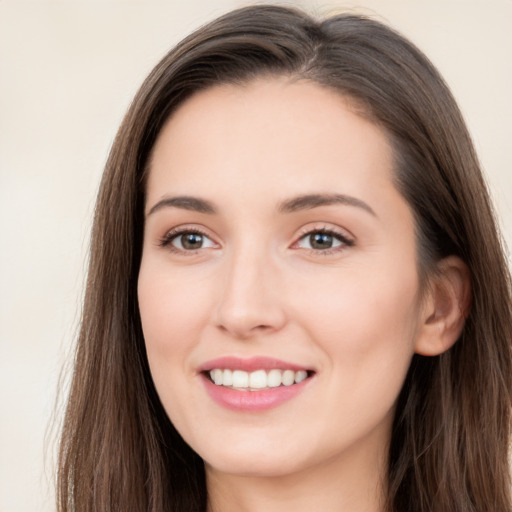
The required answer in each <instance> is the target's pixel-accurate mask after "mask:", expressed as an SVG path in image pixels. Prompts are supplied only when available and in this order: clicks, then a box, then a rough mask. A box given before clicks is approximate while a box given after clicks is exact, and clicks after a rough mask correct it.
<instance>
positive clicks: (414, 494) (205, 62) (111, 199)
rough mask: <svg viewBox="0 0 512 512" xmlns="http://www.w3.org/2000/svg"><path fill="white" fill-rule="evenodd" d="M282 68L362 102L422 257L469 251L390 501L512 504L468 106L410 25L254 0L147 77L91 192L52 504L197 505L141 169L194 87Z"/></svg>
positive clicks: (443, 506) (502, 301)
mask: <svg viewBox="0 0 512 512" xmlns="http://www.w3.org/2000/svg"><path fill="white" fill-rule="evenodd" d="M266 75H269V76H274V75H286V76H290V77H297V78H301V79H307V80H310V81H313V82H315V83H317V84H320V85H321V86H324V87H328V88H331V89H334V90H336V91H338V92H339V93H340V94H341V95H344V96H346V97H349V98H351V99H352V100H353V101H354V102H355V103H357V105H358V107H359V108H360V110H361V111H362V112H363V114H362V115H365V116H368V118H370V119H371V120H373V121H374V122H375V123H377V124H378V125H379V126H381V127H382V128H383V129H384V130H385V132H386V133H387V134H388V137H389V139H390V141H391V142H392V145H393V148H394V155H395V181H396V186H397V187H398V189H399V190H400V191H401V193H402V194H403V196H404V197H405V198H406V200H407V201H408V203H409V205H410V207H411V209H412V211H413V212H414V215H415V219H416V225H417V245H418V254H419V262H420V263H419V266H420V269H419V270H420V273H421V275H423V276H428V275H429V273H430V272H432V270H433V269H434V268H435V265H436V263H437V262H438V261H439V260H440V259H441V258H443V257H445V256H447V255H457V256H459V257H460V258H462V259H463V260H464V261H465V262H466V264H467V265H468V267H469V270H470V274H471V281H472V306H471V311H470V313H469V316H468V318H467V321H466V324H465V327H464V330H463V333H462V335H461V337H460V339H459V340H458V342H457V343H456V344H455V345H454V346H453V348H452V349H450V350H449V351H448V352H446V353H444V354H442V355H440V356H437V357H422V356H419V355H416V356H414V358H413V361H412V365H411V368H410V371H409V373H408V375H407V378H406V381H405V383H404V386H403V389H402V392H401V394H400V396H399V399H398V405H397V412H396V418H395V422H394V427H393V432H392V439H391V443H390V449H389V471H388V479H387V499H388V501H387V508H388V510H389V511H390V512H391V511H394V512H405V511H407V512H412V511H414V512H427V511H429V512H432V511H435V512H472V511H473V512H489V511H495V512H505V511H510V510H511V499H510V481H509V476H510V475H509V466H508V460H507V459H508V454H509V442H510V413H511V388H512V386H511V379H512V357H511V344H512V313H511V310H512V299H511V283H510V274H509V272H508V270H507V265H506V261H505V257H504V251H503V249H502V246H501V245H500V238H499V234H498V232H497V228H496V222H495V219H494V216H493V211H492V208H491V205H490V200H489V197H488V192H487V189H486V185H485V183H484V180H483V178H482V174H481V171H480V168H479V163H478V160H477V157H476V155H475V151H474V149H473V146H472V143H471V140H470V136H469V134H468V132H467V129H466V127H465V124H464V121H463V119H462V116H461V114H460V112H459V109H458V107H457V105H456V103H455V101H454V99H453V97H452V95H451V93H450V92H449V90H448V88H447V86H446V85H445V83H444V82H443V80H442V78H441V77H440V75H439V74H438V72H437V71H436V70H435V68H434V67H433V66H432V64H431V63H430V62H429V61H428V60H427V58H426V57H425V56H424V55H423V54H422V53H421V52H420V51H419V50H418V49H416V48H415V47H414V46H413V45H412V44H411V43H410V42H409V41H407V40H406V39H404V38H403V37H402V36H400V35H399V34H397V33H396V32H394V31H393V30H392V29H390V28H388V27H387V26H385V25H383V24H381V23H379V22H376V21H374V20H371V19H367V18H365V17H361V16H356V15H348V14H347V15H337V16H334V17H330V18H327V19H326V20H323V21H316V20H314V19H312V18H311V17H309V16H308V15H306V14H304V13H302V12H300V11H298V10H294V9H289V8H283V7H275V6H255V7H248V8H243V9H239V10H237V11H233V12H231V13H229V14H227V15H225V16H223V17H221V18H219V19H217V20H215V21H213V22H212V23H210V24H208V25H206V26H204V27H202V28H200V29H199V30H197V31H196V32H195V33H193V34H192V35H191V36H189V37H188V38H186V39H185V40H184V41H182V42H181V43H180V44H179V45H178V46H177V47H176V48H174V49H173V50H172V51H171V52H170V53H169V54H167V55H166V56H165V57H164V58H163V60H162V61H161V62H160V63H159V64H158V65H157V66H156V67H155V69H154V70H153V71H152V72H151V74H150V75H149V77H148V78H147V79H146V81H145V82H144V84H143V85H142V87H141V89H140V90H139V92H138V93H137V95H136V97H135V99H134V101H133V103H132V105H131V107H130V109H129V111H128V113H127V114H126V117H125V119H124V121H123V123H122V125H121V127H120V129H119V132H118V134H117V137H116V140H115V143H114V145H113V147H112V150H111V153H110V156H109V159H108V162H107V164H106V169H105V173H104V175H103V180H102V183H101V188H100V192H99V196H98V201H97V206H96V213H95V218H94V227H93V233H92V246H91V255H90V265H89V273H88V279H87V287H86V295H85V303H84V308H83V316H82V324H81V330H80V335H79V339H78V345H77V351H76V361H75V370H74V375H73V381H72V386H71V391H70V396H69V402H68V406H67V413H66V418H65V425H64V429H63V434H62V441H61V451H60V459H59V488H58V501H59V511H61V512H64V511H67V512H69V511H77V512H86V511H87V512H92V511H102V512H103V511H123V512H125V511H132V512H135V511H141V512H142V511H144V512H148V511H150V512H164V511H179V512H193V511H194V512H200V511H204V510H205V508H206V500H207V495H206V486H205V477H204V467H203V463H202V461H201V459H200V458H199V456H198V455H197V454H195V453H194V452H193V451H192V450H191V449H190V448H189V447H188V446H187V445H186V444H185V443H184V441H183V440H182V439H181V437H180V435H179V434H178V433H177V432H176V430H175V429H174V427H173V425H172V424H171V423H170V421H169V419H168V418H167V416H166V414H165V412H164V410H163V407H162V405H161V404H160V401H159V399H158V396H157V393H156V391H155V388H154V385H153V382H152V379H151V375H150V372H149V368H148V363H147V359H146V355H145V347H144V339H143V336H142V331H141V325H140V318H139V312H138V304H137V293H136V289H137V276H138V269H139V265H140V259H141V250H142V232H143V207H144V194H145V192H144V182H145V169H146V167H147V162H148V158H149V156H150V153H151V150H152V147H153V144H154V142H155V139H156V137H157V136H158V134H159V132H160V130H161V128H162V126H163V124H164V122H165V121H166V120H167V119H168V118H169V116H170V115H171V114H172V112H173V111H174V110H175V109H176V107H177V105H179V104H181V103H183V102H184V101H185V100H186V99H187V98H189V97H190V96H191V95H192V94H194V93H195V92H197V91H199V90H202V89H205V88H208V87H211V86H212V85H214V84H220V83H245V82H247V81H249V80H251V79H253V78H255V77H261V76H266Z"/></svg>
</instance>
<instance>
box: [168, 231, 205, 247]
mask: <svg viewBox="0 0 512 512" xmlns="http://www.w3.org/2000/svg"><path fill="white" fill-rule="evenodd" d="M161 245H162V246H163V247H169V248H170V249H172V250H178V251H185V252H187V251H195V250H198V249H205V248H208V247H214V246H215V243H214V242H213V241H212V240H211V239H210V238H209V237H207V236H206V235H204V234H203V233H199V232H196V231H179V232H177V233H176V232H175V233H171V234H169V235H168V236H166V238H165V239H164V240H163V241H162V243H161Z"/></svg>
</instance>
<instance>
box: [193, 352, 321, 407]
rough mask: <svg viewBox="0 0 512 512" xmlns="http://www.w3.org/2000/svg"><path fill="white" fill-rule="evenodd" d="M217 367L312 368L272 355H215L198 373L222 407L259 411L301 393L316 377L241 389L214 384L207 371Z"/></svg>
mask: <svg viewBox="0 0 512 512" xmlns="http://www.w3.org/2000/svg"><path fill="white" fill-rule="evenodd" d="M216 368H219V369H230V370H243V371H246V372H252V371H255V370H273V369H278V370H293V371H295V372H297V371H299V370H305V371H308V373H310V374H311V372H312V369H311V368H307V367H305V366H301V365H297V364H294V363H289V362H287V361H282V360H280V359H274V358H270V357H251V358H248V359H242V358H240V357H234V356H228V357H220V358H218V359H212V360H211V361H207V362H206V363H204V364H202V365H201V366H199V368H198V373H199V374H200V377H201V380H202V382H203V384H204V386H205V388H206V391H207V392H208V394H209V395H210V397H211V398H212V399H213V400H214V401H215V402H216V403H217V404H219V405H221V406H222V407H225V408H227V409H230V410H233V411H240V412H258V411H264V410H267V409H271V408H273V407H277V406H278V405H280V404H282V403H284V402H286V401H288V400H290V399H292V398H293V397H295V396H296V395H298V394H299V393H301V392H302V391H303V390H304V389H305V388H306V387H307V386H308V385H309V384H310V382H311V380H312V377H311V375H310V376H309V377H308V378H307V379H305V380H303V381H302V382H300V383H299V384H292V385H291V386H279V387H276V388H270V389H262V390H260V391H240V390H236V389H231V388H228V387H225V386H217V385H216V384H214V383H213V382H212V381H211V380H210V379H209V378H208V375H207V373H208V372H209V371H210V370H213V369H216Z"/></svg>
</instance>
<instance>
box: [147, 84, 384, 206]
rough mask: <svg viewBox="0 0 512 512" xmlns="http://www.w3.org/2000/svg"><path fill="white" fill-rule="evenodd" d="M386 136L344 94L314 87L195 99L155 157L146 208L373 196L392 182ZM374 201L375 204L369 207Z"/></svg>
mask: <svg viewBox="0 0 512 512" xmlns="http://www.w3.org/2000/svg"><path fill="white" fill-rule="evenodd" d="M392 168H393V161H392V151H391V147H390V144H389V141H388V138H387V137H386V135H385V133H384V132H383V130H381V129H380V128H379V127H378V126H377V125H375V124H373V123H372V122H370V121H369V120H368V119H366V118H363V117H362V116H361V115H359V114H358V112H357V109H356V106H355V105H354V103H353V102H352V101H351V100H349V99H347V98H346V97H344V96H342V95H341V94H339V93H337V92H335V91H333V90H330V89H327V88H324V87H322V86H320V85H318V84H315V83H312V82H309V81H293V82H292V81H290V80H289V79H285V78H272V79H259V80H255V81H252V82H249V83H248V84H245V85H220V86H215V87H212V88H210V89H207V90H205V91H201V92H199V93H196V94H195V95H194V96H192V97H191V98H190V99H188V100H187V101H186V102H184V103H183V104H182V105H181V106H180V107H179V108H178V109H177V110H176V111H175V112H174V113H173V115H172V116H171V118H170V119H169V120H168V121H167V123H166V124H165V125H164V127H163V129H162V131H161V133H160V134H159V136H158V138H157V141H156V144H155V147H154V148H153V153H152V158H151V164H150V173H149V181H148V190H147V192H148V200H150V199H158V197H159V195H162V194H167V193H171V192H172V193H190V192H191V190H190V187H193V188H194V193H195V195H197V194H202V193H204V194H211V193H219V194H220V193H222V190H221V189H222V188H223V189H224V190H225V192H226V193H227V194H229V193H231V198H233V197H232V196H233V194H232V192H236V195H237V196H240V195H241V194H242V191H246V192H247V193H252V195H255V194H270V192H271V191H275V192H277V193H281V194H284V195H293V194H300V193H304V191H305V190H306V189H311V188H313V189H315V191H319V192H320V191H321V192H330V191H334V190H335V189H339V188H340V187H341V188H343V190H336V191H338V192H343V193H350V194H353V195H361V194H364V195H366V196H371V195H372V191H371V190H369V187H368V185H369V184H370V183H371V185H372V187H371V188H372V189H374V192H373V193H374V194H375V193H376V192H377V190H379V188H380V189H382V187H383V186H384V185H385V186H387V187H389V186H390V185H391V182H392ZM367 198H368V199H371V198H370V197H367Z"/></svg>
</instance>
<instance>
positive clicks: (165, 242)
mask: <svg viewBox="0 0 512 512" xmlns="http://www.w3.org/2000/svg"><path fill="white" fill-rule="evenodd" d="M317 233H320V234H322V235H329V236H332V237H333V238H335V239H336V240H338V241H339V242H341V246H337V247H330V248H328V249H312V248H305V250H307V251H308V252H310V253H314V254H315V255H322V256H329V255H330V254H334V253H336V252H339V251H342V250H344V249H345V248H346V247H352V246H353V245H354V240H353V239H351V238H348V237H347V236H346V235H344V234H342V233H340V232H339V231H336V230H333V229H329V228H327V227H322V228H313V229H311V228H307V229H304V230H303V231H302V233H301V234H300V236H299V238H298V239H297V241H296V242H295V243H294V244H293V246H296V245H297V244H298V243H299V242H300V241H301V240H303V239H304V238H306V237H307V236H311V235H314V234H317ZM186 234H196V235H201V236H203V237H206V238H208V239H210V237H209V236H208V235H207V234H206V233H205V232H204V231H202V230H200V229H197V228H177V229H173V230H171V231H169V232H168V233H167V234H166V235H165V236H164V237H163V238H162V239H161V240H160V241H159V243H158V245H159V246H160V247H165V248H167V249H168V250H169V251H171V252H174V253H178V254H187V255H194V254H196V253H197V252H198V251H200V250H201V249H202V247H201V248H199V249H191V250H186V249H179V248H177V247H174V246H173V245H172V242H173V240H175V239H176V238H178V237H179V236H182V235H186ZM293 246H292V247H293Z"/></svg>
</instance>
